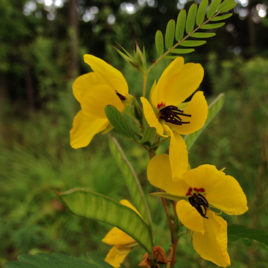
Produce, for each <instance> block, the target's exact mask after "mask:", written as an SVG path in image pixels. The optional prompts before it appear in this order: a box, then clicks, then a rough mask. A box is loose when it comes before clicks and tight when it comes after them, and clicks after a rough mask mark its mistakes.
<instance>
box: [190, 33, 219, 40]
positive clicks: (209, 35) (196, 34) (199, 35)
mask: <svg viewBox="0 0 268 268" xmlns="http://www.w3.org/2000/svg"><path fill="white" fill-rule="evenodd" d="M215 35H216V34H215V33H206V32H202V33H201V32H196V33H193V34H191V37H194V38H200V39H202V38H210V37H213V36H215Z"/></svg>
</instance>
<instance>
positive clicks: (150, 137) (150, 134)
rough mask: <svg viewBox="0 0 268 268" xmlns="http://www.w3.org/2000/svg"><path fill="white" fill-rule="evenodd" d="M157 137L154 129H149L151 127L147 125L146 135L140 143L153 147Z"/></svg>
mask: <svg viewBox="0 0 268 268" xmlns="http://www.w3.org/2000/svg"><path fill="white" fill-rule="evenodd" d="M155 135H156V130H155V128H153V127H149V125H147V126H146V127H145V130H144V133H143V136H142V138H141V139H140V141H139V142H140V143H143V144H144V143H149V144H150V145H153V143H154V140H155Z"/></svg>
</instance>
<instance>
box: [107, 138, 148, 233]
mask: <svg viewBox="0 0 268 268" xmlns="http://www.w3.org/2000/svg"><path fill="white" fill-rule="evenodd" d="M109 137H110V139H111V140H112V142H113V143H114V144H115V146H116V147H117V150H118V152H119V153H120V155H121V157H122V160H123V161H124V162H125V163H126V165H127V166H128V168H129V170H130V172H131V174H132V176H133V178H134V180H135V183H136V185H137V188H138V191H139V194H140V197H141V199H142V202H143V205H144V207H145V212H146V216H147V220H148V224H149V228H150V230H151V234H152V235H153V233H152V218H151V212H150V209H149V206H148V203H147V201H146V198H145V195H144V192H143V189H142V187H141V184H140V181H139V178H138V175H137V174H136V172H135V169H134V168H133V166H132V165H131V163H130V162H129V161H128V159H127V156H126V155H125V152H124V150H123V149H122V147H121V145H120V144H119V142H118V141H117V139H116V138H115V137H113V136H112V135H109Z"/></svg>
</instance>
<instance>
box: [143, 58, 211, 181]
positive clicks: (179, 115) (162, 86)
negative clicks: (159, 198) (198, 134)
mask: <svg viewBox="0 0 268 268" xmlns="http://www.w3.org/2000/svg"><path fill="white" fill-rule="evenodd" d="M203 76H204V70H203V68H202V66H201V65H200V64H196V63H186V64H184V59H183V58H182V57H178V58H176V59H175V60H174V61H172V62H171V63H170V64H169V65H168V67H167V68H166V69H165V70H164V72H163V73H162V75H161V77H160V79H159V81H158V82H157V83H154V85H153V86H152V89H151V93H150V102H149V101H148V100H147V99H146V98H144V97H141V102H142V105H143V111H144V116H145V118H146V120H147V122H148V124H149V125H150V127H154V128H155V129H156V132H157V133H158V135H160V136H163V137H166V136H171V144H170V157H171V168H172V172H173V173H174V174H175V173H176V174H177V175H180V176H181V175H183V173H184V172H185V171H186V169H187V168H188V166H186V165H184V166H182V164H180V166H178V158H177V155H175V154H174V149H173V145H175V144H177V145H178V146H179V147H181V148H182V149H184V150H182V149H181V150H180V151H181V158H184V159H185V160H186V161H183V163H184V164H185V163H188V161H187V160H188V158H187V157H188V154H187V150H186V146H185V145H183V139H182V137H181V136H180V135H187V134H190V133H193V132H195V131H197V130H198V129H200V128H201V127H202V126H203V125H204V123H205V121H206V118H207V114H208V105H207V102H206V99H205V97H204V94H203V92H202V91H197V92H196V93H195V94H194V95H193V97H192V98H191V100H190V101H189V102H185V101H186V100H187V98H189V97H190V96H191V95H192V94H193V93H194V92H195V91H196V90H197V88H198V87H199V85H200V83H201V81H202V79H203ZM174 161H176V164H175V163H174ZM175 169H176V171H175ZM178 172H181V174H178ZM173 177H174V176H173Z"/></svg>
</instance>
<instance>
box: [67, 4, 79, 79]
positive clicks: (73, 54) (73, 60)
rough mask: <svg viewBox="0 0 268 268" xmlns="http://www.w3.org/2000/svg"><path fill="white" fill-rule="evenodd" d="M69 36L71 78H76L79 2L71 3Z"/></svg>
mask: <svg viewBox="0 0 268 268" xmlns="http://www.w3.org/2000/svg"><path fill="white" fill-rule="evenodd" d="M69 36H70V65H69V77H70V79H72V78H74V77H75V76H76V75H77V73H78V55H79V45H78V0H70V1H69Z"/></svg>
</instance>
